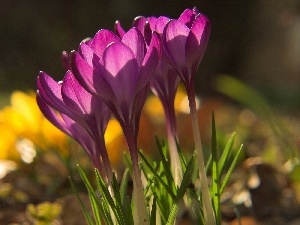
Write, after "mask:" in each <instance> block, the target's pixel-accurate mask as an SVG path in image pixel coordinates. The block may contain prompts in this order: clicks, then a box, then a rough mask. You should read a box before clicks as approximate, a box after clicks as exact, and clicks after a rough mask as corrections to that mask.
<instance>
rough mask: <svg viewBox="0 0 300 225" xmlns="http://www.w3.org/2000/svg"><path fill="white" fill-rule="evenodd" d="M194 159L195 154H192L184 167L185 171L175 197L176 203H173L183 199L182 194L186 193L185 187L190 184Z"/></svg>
mask: <svg viewBox="0 0 300 225" xmlns="http://www.w3.org/2000/svg"><path fill="white" fill-rule="evenodd" d="M195 157H196V156H195V154H193V156H192V157H191V159H190V160H189V162H188V164H187V166H186V170H185V172H184V175H183V178H182V182H181V184H180V188H179V189H178V191H177V196H176V201H175V202H178V201H180V200H181V199H182V198H183V196H184V194H185V193H186V189H187V187H188V186H189V184H190V183H191V177H192V174H193V168H194V162H195Z"/></svg>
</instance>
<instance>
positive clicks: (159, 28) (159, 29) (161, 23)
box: [150, 16, 170, 35]
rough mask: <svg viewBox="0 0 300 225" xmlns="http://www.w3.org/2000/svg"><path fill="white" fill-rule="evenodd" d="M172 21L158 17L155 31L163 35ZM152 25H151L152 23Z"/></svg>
mask: <svg viewBox="0 0 300 225" xmlns="http://www.w3.org/2000/svg"><path fill="white" fill-rule="evenodd" d="M169 21H170V18H168V17H165V16H160V17H158V19H157V21H156V23H155V28H154V30H155V31H156V32H157V33H158V34H159V35H162V34H163V32H164V29H165V26H166V24H167V23H168V22H169ZM150 24H151V23H150Z"/></svg>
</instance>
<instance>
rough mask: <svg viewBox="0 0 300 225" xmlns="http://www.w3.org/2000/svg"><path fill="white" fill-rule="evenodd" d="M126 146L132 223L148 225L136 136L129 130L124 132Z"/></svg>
mask: <svg viewBox="0 0 300 225" xmlns="http://www.w3.org/2000/svg"><path fill="white" fill-rule="evenodd" d="M124 131H125V132H124V134H125V136H126V139H127V144H128V148H129V152H130V156H131V160H132V180H133V193H132V198H133V205H134V209H133V221H134V224H137V225H150V221H149V215H148V212H147V207H146V201H145V196H144V188H143V183H142V179H141V171H140V168H139V160H138V149H137V142H136V135H134V132H133V131H132V130H130V129H127V130H124Z"/></svg>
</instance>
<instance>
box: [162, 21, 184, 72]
mask: <svg viewBox="0 0 300 225" xmlns="http://www.w3.org/2000/svg"><path fill="white" fill-rule="evenodd" d="M188 34H189V28H188V27H187V26H186V25H185V24H184V23H182V22H180V21H178V20H170V21H169V22H168V23H167V25H166V26H165V29H164V33H163V40H164V49H165V52H166V54H167V55H168V58H169V59H170V62H171V63H172V65H173V66H174V67H175V68H176V69H177V70H178V71H181V72H182V71H184V70H185V68H186V59H185V44H186V39H187V36H188Z"/></svg>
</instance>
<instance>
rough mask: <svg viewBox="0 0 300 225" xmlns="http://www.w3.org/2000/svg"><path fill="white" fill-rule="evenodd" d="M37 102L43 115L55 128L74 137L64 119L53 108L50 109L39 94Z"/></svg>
mask: <svg viewBox="0 0 300 225" xmlns="http://www.w3.org/2000/svg"><path fill="white" fill-rule="evenodd" d="M36 102H37V104H38V106H39V108H40V110H41V112H42V113H43V115H44V116H45V117H46V118H47V119H48V120H49V121H50V122H51V123H53V125H54V126H56V127H57V128H58V129H60V130H61V131H62V132H64V133H66V134H68V135H69V136H72V134H71V132H70V130H69V127H68V126H67V125H66V124H65V122H64V121H63V120H62V118H61V117H60V116H59V115H58V113H56V112H55V111H54V109H53V108H52V107H50V106H49V105H48V104H47V103H46V102H45V101H44V100H43V98H42V97H41V96H40V94H39V92H37V95H36Z"/></svg>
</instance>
